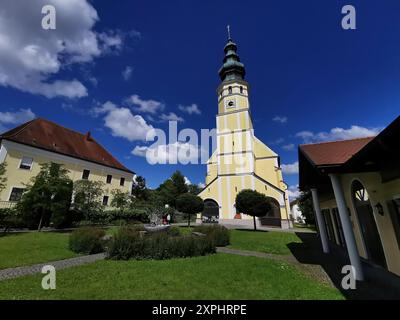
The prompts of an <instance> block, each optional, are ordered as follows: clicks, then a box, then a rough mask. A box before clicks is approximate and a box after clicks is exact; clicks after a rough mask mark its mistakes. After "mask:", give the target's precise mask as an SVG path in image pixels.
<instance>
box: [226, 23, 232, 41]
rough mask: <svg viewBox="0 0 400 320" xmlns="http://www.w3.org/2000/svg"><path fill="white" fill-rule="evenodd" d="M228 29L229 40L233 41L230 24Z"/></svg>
mask: <svg viewBox="0 0 400 320" xmlns="http://www.w3.org/2000/svg"><path fill="white" fill-rule="evenodd" d="M226 28H227V29H228V40H230V39H231V26H230V25H229V24H228V25H227V26H226Z"/></svg>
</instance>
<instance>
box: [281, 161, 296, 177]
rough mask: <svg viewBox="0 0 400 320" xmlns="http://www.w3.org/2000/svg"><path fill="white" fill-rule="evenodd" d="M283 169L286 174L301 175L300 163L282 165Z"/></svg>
mask: <svg viewBox="0 0 400 320" xmlns="http://www.w3.org/2000/svg"><path fill="white" fill-rule="evenodd" d="M281 168H282V172H283V173H284V174H297V173H299V162H298V161H296V162H293V163H289V164H282V165H281Z"/></svg>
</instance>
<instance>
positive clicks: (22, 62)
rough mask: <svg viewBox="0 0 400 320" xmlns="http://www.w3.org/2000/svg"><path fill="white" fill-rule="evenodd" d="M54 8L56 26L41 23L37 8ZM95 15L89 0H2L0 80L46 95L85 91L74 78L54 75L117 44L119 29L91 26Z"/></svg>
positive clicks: (73, 95)
mask: <svg viewBox="0 0 400 320" xmlns="http://www.w3.org/2000/svg"><path fill="white" fill-rule="evenodd" d="M48 4H50V5H53V6H54V7H55V8H56V17H57V23H56V29H55V30H43V29H42V28H41V19H42V17H43V16H42V15H41V14H40V12H41V8H42V7H43V6H44V5H48ZM98 20H99V17H98V15H97V11H96V10H95V9H94V8H93V6H92V5H91V4H90V3H89V1H87V0H69V1H65V0H35V1H24V0H2V1H1V10H0V85H1V86H5V87H7V86H10V87H13V88H16V89H19V90H21V91H24V92H29V93H32V94H41V95H44V96H46V97H48V98H53V97H56V96H63V97H67V98H80V97H84V96H87V89H86V87H85V86H84V85H83V84H82V83H81V82H80V81H79V80H78V79H54V78H55V76H57V74H58V73H59V72H60V70H62V69H63V68H65V67H66V66H69V65H71V64H74V63H87V62H91V61H93V59H94V58H96V57H98V56H100V55H102V54H103V53H107V52H109V51H112V50H115V49H120V47H121V45H122V39H121V38H120V35H118V34H115V33H113V32H110V33H109V34H106V33H101V34H99V33H97V32H95V31H94V30H93V27H94V25H95V24H96V22H97V21H98Z"/></svg>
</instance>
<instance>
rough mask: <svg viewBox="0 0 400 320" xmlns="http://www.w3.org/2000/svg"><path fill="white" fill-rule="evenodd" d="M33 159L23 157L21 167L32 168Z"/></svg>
mask: <svg viewBox="0 0 400 320" xmlns="http://www.w3.org/2000/svg"><path fill="white" fill-rule="evenodd" d="M32 164H33V159H32V158H29V157H22V159H21V163H20V164H19V168H20V169H24V170H31V168H32Z"/></svg>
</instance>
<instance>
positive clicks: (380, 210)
mask: <svg viewBox="0 0 400 320" xmlns="http://www.w3.org/2000/svg"><path fill="white" fill-rule="evenodd" d="M375 209H376V211H377V212H378V213H379V214H380V215H381V216H383V213H384V212H383V206H382V205H381V204H380V203H379V202H378V203H377V204H376V205H375Z"/></svg>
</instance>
